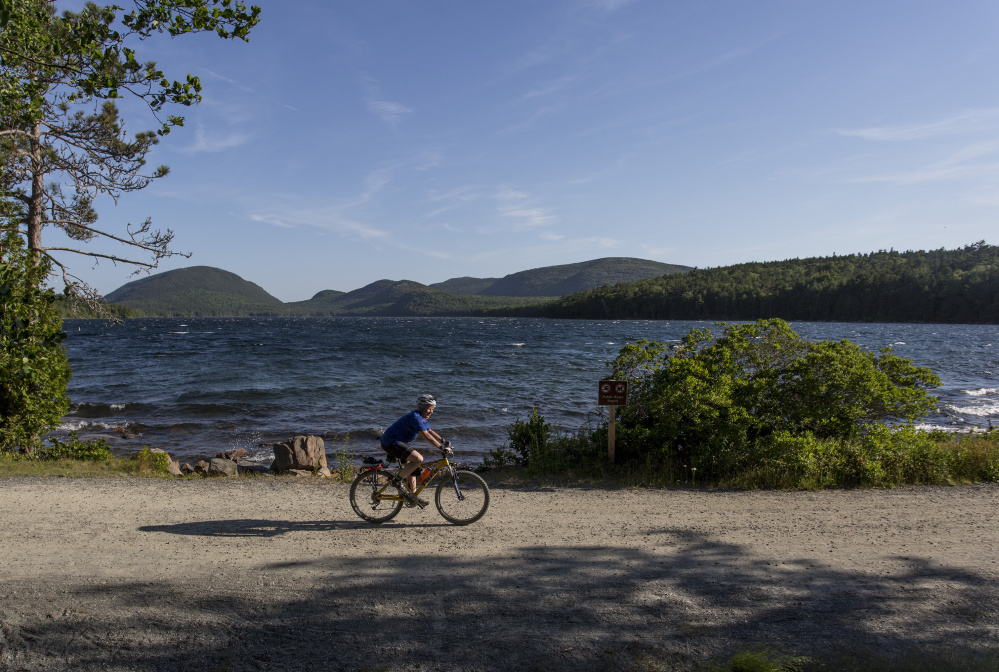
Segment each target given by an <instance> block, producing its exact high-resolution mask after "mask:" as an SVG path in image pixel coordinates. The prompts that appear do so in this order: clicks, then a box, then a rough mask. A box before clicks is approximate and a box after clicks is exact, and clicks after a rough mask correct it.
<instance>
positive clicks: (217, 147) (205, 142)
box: [178, 126, 250, 154]
mask: <svg viewBox="0 0 999 672" xmlns="http://www.w3.org/2000/svg"><path fill="white" fill-rule="evenodd" d="M249 139H250V136H248V135H245V134H242V133H229V134H228V135H222V134H218V133H211V134H209V133H206V132H205V129H204V127H203V126H198V127H197V128H196V129H195V131H194V144H192V145H190V146H188V147H184V148H182V149H179V150H178V151H181V152H184V153H186V154H199V153H202V152H223V151H225V150H227V149H232V148H233V147H239V146H240V145H242V144H244V143H246V142H247V141H248V140H249Z"/></svg>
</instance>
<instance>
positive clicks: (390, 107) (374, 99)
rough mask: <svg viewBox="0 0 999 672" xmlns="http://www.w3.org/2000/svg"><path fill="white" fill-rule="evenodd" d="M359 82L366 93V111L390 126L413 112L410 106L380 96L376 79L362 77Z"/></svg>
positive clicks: (400, 121) (398, 122)
mask: <svg viewBox="0 0 999 672" xmlns="http://www.w3.org/2000/svg"><path fill="white" fill-rule="evenodd" d="M361 83H362V85H363V86H364V88H365V90H366V91H367V94H366V96H365V103H366V104H367V106H368V111H370V112H371V113H372V114H374V115H375V116H376V117H378V118H379V119H381V120H382V121H384V122H385V123H386V124H389V125H390V126H396V125H398V124H400V123H402V121H403V120H404V119H405V118H406V117H408V116H409V115H410V114H412V113H413V110H412V108H410V107H408V106H406V105H403V104H402V103H398V102H395V101H391V100H385V99H384V96H382V94H381V91H380V87H379V86H378V82H377V80H375V79H373V78H371V77H362V78H361Z"/></svg>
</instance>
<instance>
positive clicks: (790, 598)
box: [0, 478, 999, 670]
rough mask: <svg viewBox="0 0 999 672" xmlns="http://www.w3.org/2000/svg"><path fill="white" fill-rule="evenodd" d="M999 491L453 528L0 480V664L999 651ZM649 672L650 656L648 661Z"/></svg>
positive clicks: (282, 500)
mask: <svg viewBox="0 0 999 672" xmlns="http://www.w3.org/2000/svg"><path fill="white" fill-rule="evenodd" d="M997 558H999V485H995V484H990V485H982V486H974V487H954V488H937V487H932V488H903V489H898V490H891V491H877V490H860V491H828V492H818V493H811V492H801V493H773V492H739V493H733V492H701V491H638V490H601V489H584V488H567V489H530V490H527V489H494V492H493V501H492V506H491V507H490V509H489V512H488V513H487V515H486V517H485V518H484V519H483V520H481V521H479V522H478V523H476V524H474V525H471V526H469V527H465V528H459V527H454V526H451V525H448V524H446V523H445V522H444V520H443V519H442V518H440V517H439V516H438V515H437V513H436V511H435V510H433V509H432V508H431V509H428V510H427V511H423V512H419V511H414V510H407V509H404V510H403V512H402V513H401V514H400V516H399V518H398V519H397V520H396V521H395V522H392V523H390V524H387V525H384V526H381V527H377V526H372V525H370V524H367V523H363V522H361V521H360V520H358V519H357V518H356V517H355V515H354V514H353V512H352V511H351V509H350V505H349V503H348V502H347V486H345V485H342V484H333V483H325V482H323V483H320V482H313V481H309V482H302V481H294V480H292V479H273V478H271V479H258V480H252V481H250V480H239V481H221V480H214V481H210V482H209V481H163V480H151V479H134V478H128V479H98V480H84V479H65V478H60V479H7V480H0V670H22V669H25V670H41V669H70V668H72V669H84V670H98V669H99V670H133V669H150V670H187V669H216V670H255V669H261V670H265V669H273V670H279V669H280V670H284V669H295V670H298V669H301V670H307V669H332V670H340V669H343V670H359V669H369V670H377V669H390V670H412V669H423V670H432V669H443V670H492V669H516V670H521V669H523V670H530V669H537V670H562V669H572V670H589V669H626V668H627V665H628V664H629V663H630V662H634V661H637V660H641V659H643V657H644V658H645V659H646V661H648V660H655V661H659V662H662V663H664V664H666V665H667V667H665V668H663V669H674V666H675V668H676V669H687V668H690V667H692V666H693V665H694V663H695V662H696V661H700V660H706V659H709V658H711V657H712V656H715V657H717V656H723V655H726V654H731V653H732V652H734V651H735V650H736V649H737V648H738V647H740V646H742V645H748V644H753V643H757V642H763V643H783V644H785V645H787V646H788V647H789V648H790V649H792V650H793V651H795V652H796V653H799V654H810V653H816V652H821V651H823V650H824V649H826V648H829V647H832V648H837V647H844V646H859V647H866V648H869V649H877V650H884V651H891V650H895V649H907V648H912V647H914V646H923V645H938V644H942V645H946V646H949V647H959V648H968V649H972V650H996V649H999V581H997V579H999V564H997V563H999V559H997ZM653 669H658V668H653Z"/></svg>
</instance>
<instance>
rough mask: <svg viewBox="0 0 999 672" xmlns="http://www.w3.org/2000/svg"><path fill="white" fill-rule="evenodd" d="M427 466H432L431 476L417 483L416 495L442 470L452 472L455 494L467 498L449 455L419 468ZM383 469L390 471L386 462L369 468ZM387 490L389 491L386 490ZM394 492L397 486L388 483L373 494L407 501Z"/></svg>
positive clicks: (391, 500)
mask: <svg viewBox="0 0 999 672" xmlns="http://www.w3.org/2000/svg"><path fill="white" fill-rule="evenodd" d="M427 467H429V468H430V477H429V478H428V479H427V480H425V481H424V482H423V483H419V482H417V483H418V484H417V487H416V490H415V491H413V494H414V495H419V494H420V493H421V492H423V490H424V488H426V487H427V486H428V485H430V483H431V482H432V481H433V480H434V479H435V478H437V476H438V475H440V474H441V473H442V472H445V471H447V472H448V473H449V474H450V476H451V485H453V486H454V492H455V494H457V495H458V500H459V501H462V500H464V499H465V496H464V495H463V494H462V493H461V490H460V489H459V488H458V479H457V478H455V477H454V469H455V465H454V464H451V462H450V461H449V460H448V459H447V455H442V456H441V458H440V459H438V460H434V461H432V462H424V463H423V464H422V465H421V466H420V467H419V469H426V468H427ZM382 470H385V471H388V469H387V468H386V465H385V464H384V463H382V464H378V465H375V466H374V467H369V468H368V469H367V471H382ZM414 473H416V472H414ZM386 491H389V492H386ZM394 492H395V488H394V487H393V486H392V484H391V483H388V484H386V485H385V486H384V487H382V488H381V489H379V490H378V491H377V492H375V493H373V495H372V496H373V497H374V498H375V499H377V500H380V501H383V502H405V501H406V499H405V498H404V497H403V496H402V495H397V494H393V493H394Z"/></svg>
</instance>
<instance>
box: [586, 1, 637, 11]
mask: <svg viewBox="0 0 999 672" xmlns="http://www.w3.org/2000/svg"><path fill="white" fill-rule="evenodd" d="M632 1H633V0H587V2H586V5H587V6H588V7H592V8H594V9H596V10H598V11H601V12H616V11H617V10H619V9H621V8H622V7H624V6H625V5H630V4H631V3H632Z"/></svg>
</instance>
